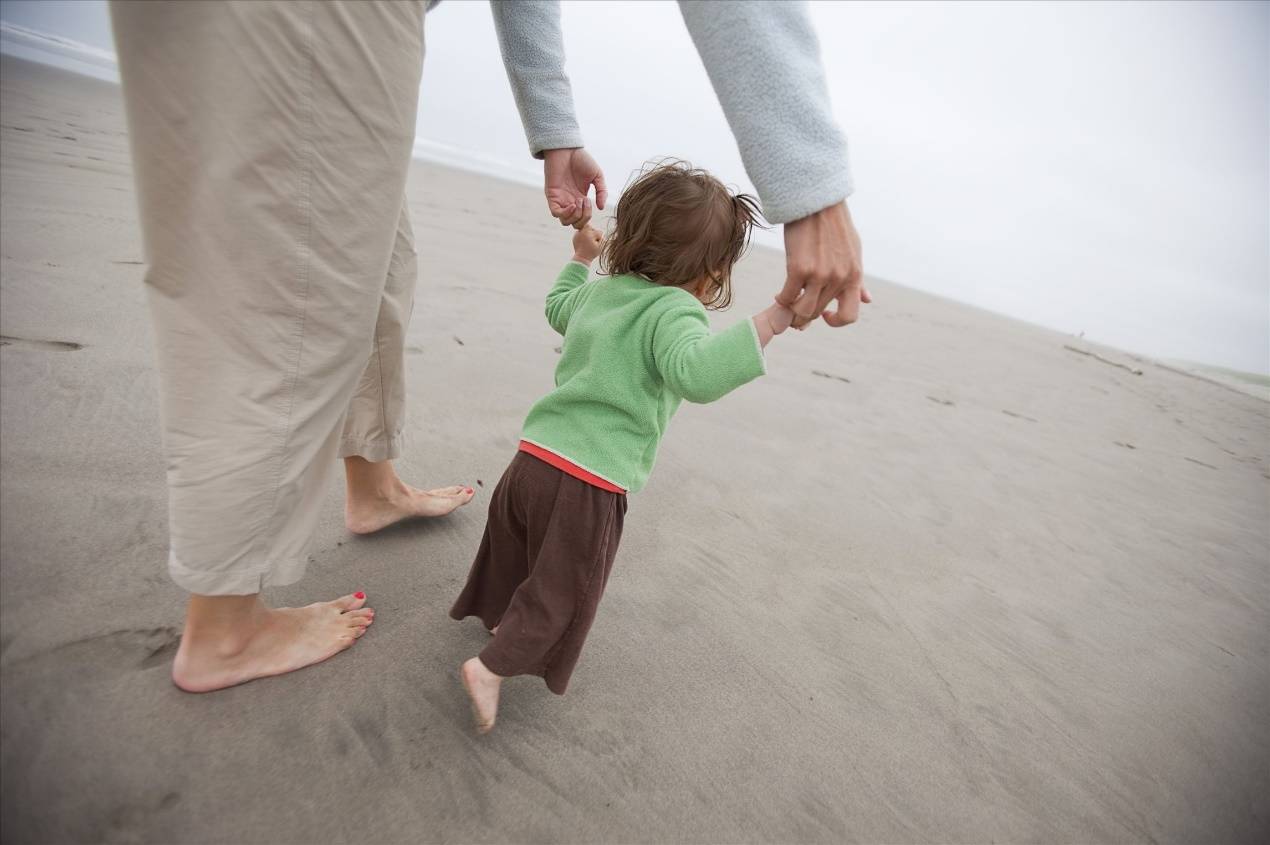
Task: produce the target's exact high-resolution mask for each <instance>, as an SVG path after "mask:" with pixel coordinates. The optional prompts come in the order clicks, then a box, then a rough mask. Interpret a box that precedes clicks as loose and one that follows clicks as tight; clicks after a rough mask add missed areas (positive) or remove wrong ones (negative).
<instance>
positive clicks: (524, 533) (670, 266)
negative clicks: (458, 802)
mask: <svg viewBox="0 0 1270 845" xmlns="http://www.w3.org/2000/svg"><path fill="white" fill-rule="evenodd" d="M758 216H759V212H758V205H757V203H756V202H755V201H754V199H753V198H751V197H749V196H747V195H744V194H739V195H735V196H734V195H732V194H731V193H729V192H728V190H727V188H725V187H724V186H723V184H722V183H720V182H719V181H718V180H717V179H715V178H714V177H713V176H711V175H710V174H708V173H706V172H704V171H701V170H693V169H691V168H690V167H688V166H687V165H684V164H682V163H674V164H664V165H660V166H658V167H655V168H653V169H651V170H649V171H647V172H646V173H644V174H643V175H641V176H640V177H639V178H638V179H637V180H636V181H635V182H634V183H632V184H631V185H630V187H629V188H627V190H626V191H625V192H624V193H623V194H622V198H621V201H620V202H619V203H618V205H617V210H616V212H615V214H614V218H613V225H612V234H611V236H610V237H608V238H607V239H603V238H602V237H601V235H600V233H599V232H598V231H596V230H595V229H593V228H591V227H590V226H587V227H586V228H584V229H581V230H579V231H578V232H577V234H575V235H574V237H573V260H572V261H570V262H569V263H568V264H566V265H565V267H564V269H563V270H562V271H561V272H560V276H559V278H557V279H556V283H555V286H554V287H552V289H551V292H550V293H548V294H547V308H546V314H547V322H548V323H550V324H551V327H552V328H553V329H555V330H556V331H557V332H559V333H560V334H562V335H564V345H563V349H562V354H561V356H560V363H559V364H558V365H557V367H556V388H555V390H553V391H552V392H551V393H548V394H547V395H546V396H544V397H543V398H542V399H540V400H539V401H538V402H537V403H536V404H535V405H534V406H533V407H532V408H531V409H530V411H529V415H528V416H527V417H526V419H525V424H524V428H523V429H522V432H521V441H520V449H519V451H518V452H517V454H516V457H515V458H513V459H512V462H511V465H510V466H508V468H507V471H506V472H505V473H503V477H502V479H501V480H500V481H499V482H498V486H497V487H496V488H495V489H494V494H493V497H492V499H491V501H490V506H489V519H488V521H487V522H486V525H485V536H484V537H483V538H482V540H481V546H480V550H479V551H478V552H477V554H476V560H475V561H474V562H473V563H472V569H471V572H470V573H469V574H468V579H467V585H466V586H465V587H464V588H463V592H462V594H461V595H460V596H459V598H458V600H457V601H456V602H455V603H454V607H453V608H451V610H450V616H452V617H453V618H455V619H463V618H465V617H467V616H476V617H478V618H479V619H480V620H481V621H482V622H483V623H484V624H485V626H486V628H488V629H489V630H490V632H491V633H492V634H493V639H492V640H490V642H489V644H488V645H487V646H485V648H484V649H482V651H481V653H480V654H479V655H478V656H476V657H473V658H471V659H469V660H468V661H467V662H465V663H464V664H463V666H462V668H461V670H460V671H461V677H462V680H463V686H464V688H465V689H466V690H467V694H468V696H469V697H470V698H471V700H472V709H473V713H474V714H475V717H476V726H477V730H478V731H480V732H481V733H485V732H487V731H489V730H490V729H491V728H492V727H493V726H494V719H495V716H496V714H497V711H498V694H499V685H500V684H501V683H502V681H503V679H504V678H506V677H509V676H512V675H538V676H540V677H542V678H543V679H544V680H545V681H546V683H547V687H548V689H550V690H551V691H552V692H554V693H556V694H563V693H564V691H565V687H566V686H567V685H568V683H569V676H570V674H571V673H572V672H573V668H574V666H575V665H576V664H577V662H578V656H579V655H580V654H581V652H582V645H583V642H584V641H585V640H586V635H587V632H588V630H590V628H591V623H592V621H593V620H594V618H595V612H596V608H597V607H598V605H599V603H600V596H601V595H602V594H603V592H604V586H605V584H606V583H607V581H608V577H609V572H610V570H611V569H612V566H613V558H614V555H615V554H616V553H617V544H618V540H619V539H620V538H621V536H622V519H623V517H624V516H625V514H626V496H627V494H629V493H635V492H637V491H638V490H639V489H640V488H641V487H643V486H644V482H645V481H646V480H647V479H648V474H649V472H650V471H651V470H652V468H653V461H654V459H655V457H656V455H657V446H658V443H659V442H660V441H661V437H662V434H663V433H664V432H665V430H666V425H667V423H669V422H670V418H671V416H672V415H673V414H674V413H675V410H676V409H677V408H678V407H679V403H680V401H681V400H684V399H687V400H688V401H689V402H713V401H714V400H716V399H718V398H720V397H721V396H723V395H724V394H726V393H728V392H729V391H731V390H734V389H736V388H737V387H740V386H741V385H743V384H745V383H746V382H748V381H751V380H752V379H754V378H757V377H758V376H760V375H762V374H763V373H764V371H765V365H764V360H763V349H764V347H766V346H767V343H768V341H770V340H771V339H772V337H773V336H774V335H778V334H780V333H781V332H783V331H785V329H786V328H788V327H789V324H790V320H791V318H792V316H793V314H792V312H791V311H790V310H789V309H788V308H785V307H783V306H780V305H772V306H771V307H769V308H767V309H765V310H763V311H760V312H759V313H758V314H755V315H754V317H753V318H752V319H749V320H746V321H744V322H742V323H738V324H736V325H734V326H732V327H731V328H729V329H727V330H726V331H722V332H719V333H717V334H712V333H711V332H710V327H709V324H708V322H707V320H706V309H707V308H726V307H727V306H728V304H729V303H730V301H731V274H732V267H733V265H734V264H735V263H736V262H737V260H738V259H739V258H740V257H741V255H742V253H743V252H744V251H745V249H746V246H747V245H748V243H749V237H750V231H751V229H752V228H753V226H754V225H755V223H756V221H757V219H758ZM597 256H599V257H600V259H601V269H602V270H603V271H604V272H605V273H606V274H607V275H605V276H603V277H600V278H597V279H595V280H594V281H590V282H588V281H587V276H588V274H589V271H590V267H591V262H592V261H593V260H594V259H595V258H596V257H597Z"/></svg>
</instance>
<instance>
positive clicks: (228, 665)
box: [172, 593, 375, 692]
mask: <svg viewBox="0 0 1270 845" xmlns="http://www.w3.org/2000/svg"><path fill="white" fill-rule="evenodd" d="M365 604H366V595H365V594H364V593H355V594H353V595H349V596H344V597H343V598H339V599H336V600H335V601H327V602H318V603H317V604H311V605H308V606H307V607H283V608H271V607H266V606H265V605H264V604H263V603H262V602H261V601H260V597H259V596H191V597H190V606H189V610H188V613H187V616H186V623H185V633H184V635H183V636H182V637H181V645H180V647H179V648H178V649H177V652H176V660H175V662H174V663H173V664H172V681H173V683H175V684H176V685H177V686H178V687H180V688H181V689H183V690H185V691H186V692H211V691H212V690H218V689H224V688H225V687H232V686H235V685H237V684H241V683H245V682H247V681H251V680H255V679H256V678H265V677H269V676H270V675H281V674H284V673H286V672H293V671H295V670H296V669H302V668H304V667H305V666H310V665H312V664H314V663H320V662H321V661H323V660H326V659H327V658H328V657H332V656H334V655H336V654H338V653H340V652H341V651H343V650H344V649H346V648H348V647H349V646H351V645H352V644H353V643H354V642H356V641H357V639H358V638H359V637H360V636H362V634H364V633H366V629H367V628H369V627H370V624H371V622H372V621H374V618H375V611H373V610H371V609H370V608H368V607H363V605H365Z"/></svg>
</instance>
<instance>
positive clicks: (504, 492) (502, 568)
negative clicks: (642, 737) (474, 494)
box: [450, 452, 626, 695]
mask: <svg viewBox="0 0 1270 845" xmlns="http://www.w3.org/2000/svg"><path fill="white" fill-rule="evenodd" d="M625 515H626V496H625V495H622V494H620V493H610V492H608V491H607V490H601V489H600V488H598V487H594V486H592V485H590V484H587V483H586V482H585V481H581V480H579V479H577V478H574V477H573V476H571V475H568V474H567V473H564V472H561V471H560V470H558V469H556V468H555V467H553V466H551V465H550V464H547V463H545V462H544V461H541V460H539V459H538V458H535V457H533V456H532V455H528V454H526V453H524V452H518V453H517V454H516V457H515V458H513V459H512V462H511V465H510V466H509V467H508V468H507V471H506V472H505V473H503V477H502V479H501V480H500V481H499V482H498V486H497V487H496V488H494V495H493V498H492V499H491V500H490V506H489V518H488V520H487V521H486V524H485V536H484V537H483V538H482V539H481V547H480V550H479V551H477V553H476V560H475V561H474V562H473V563H472V570H471V572H470V573H469V574H468V579H467V585H466V586H465V587H464V588H463V592H462V593H461V594H460V595H459V598H458V601H456V602H455V603H454V607H452V608H451V609H450V616H452V617H453V618H455V619H463V618H465V617H467V616H476V617H478V618H480V620H481V621H482V622H483V623H484V624H485V627H486V628H493V627H494V626H495V625H497V626H498V634H497V635H495V636H494V638H493V639H492V640H491V641H490V643H489V645H487V646H486V647H485V648H484V649H483V650H482V651H481V654H480V658H481V662H482V663H484V664H485V666H486V667H487V668H489V670H490V671H491V672H493V673H495V674H497V675H502V676H504V677H508V676H511V675H537V676H539V677H541V678H542V679H543V680H545V681H546V682H547V688H548V689H550V690H551V691H552V692H554V693H556V694H557V695H563V694H564V691H565V688H566V687H567V686H568V684H569V677H570V675H572V674H573V668H574V666H576V665H577V662H578V657H579V656H580V655H581V654H582V646H583V644H584V643H585V642H586V636H587V633H588V632H589V631H590V630H591V623H592V622H593V621H594V620H595V612H596V609H597V608H598V607H599V604H600V597H601V596H602V595H603V594H604V587H605V585H606V584H607V583H608V578H609V572H610V571H611V570H612V568H613V558H614V556H615V555H616V554H617V545H618V541H619V540H620V539H621V536H622V520H623V518H624V516H625Z"/></svg>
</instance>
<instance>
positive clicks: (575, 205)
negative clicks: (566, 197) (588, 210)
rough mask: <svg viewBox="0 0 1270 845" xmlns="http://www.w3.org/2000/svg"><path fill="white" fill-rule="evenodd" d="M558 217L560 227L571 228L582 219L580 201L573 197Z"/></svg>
mask: <svg viewBox="0 0 1270 845" xmlns="http://www.w3.org/2000/svg"><path fill="white" fill-rule="evenodd" d="M558 216H559V218H560V225H561V226H573V225H574V224H576V223H577V222H578V220H579V219H581V217H582V200H581V199H579V198H577V197H575V198H574V199H573V200H571V201H570V202H569V204H568V205H567V206H565V208H564V210H563V212H562V213H561V214H560V215H558Z"/></svg>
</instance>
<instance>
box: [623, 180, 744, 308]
mask: <svg viewBox="0 0 1270 845" xmlns="http://www.w3.org/2000/svg"><path fill="white" fill-rule="evenodd" d="M760 219H761V215H760V212H759V207H758V202H757V201H756V200H755V199H754V198H753V197H751V196H749V195H748V194H736V195H733V194H732V193H731V192H729V191H728V189H727V188H726V187H725V186H724V184H723V183H722V182H720V181H719V180H718V179H716V178H714V177H713V176H711V175H710V174H709V173H707V172H706V171H704V170H696V169H694V168H693V167H692V165H690V164H688V163H687V162H683V161H676V160H669V161H663V162H660V163H658V164H655V165H653V166H652V167H650V168H649V169H647V170H645V171H644V172H643V173H641V174H640V175H639V176H638V177H636V179H635V181H633V182H631V183H630V185H628V186H627V188H626V190H625V191H623V192H622V199H621V200H620V201H619V202H618V204H617V209H616V211H614V213H613V220H612V223H611V224H610V225H611V232H610V234H609V235H608V237H607V238H605V240H604V246H603V248H602V250H601V252H600V267H601V269H603V271H604V272H605V273H608V274H609V275H614V276H616V275H637V276H644V277H645V278H647V279H648V280H649V281H651V282H653V283H654V284H658V285H670V286H674V287H683V288H686V289H687V288H689V286H690V285H693V284H695V283H697V282H700V281H702V280H705V281H706V289H705V291H704V292H699V291H697V290H693V289H689V293H692V294H693V295H694V296H696V295H699V296H700V298H701V301H702V302H703V303H705V306H706V307H707V308H717V309H722V308H727V307H728V306H729V305H730V304H732V265H734V264H736V262H737V260H738V259H740V257H741V255H742V254H744V252H745V249H746V247H748V246H749V242H750V231H751V230H752V229H753V227H755V226H762V225H763V224H762V223H761V222H759V221H760Z"/></svg>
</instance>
